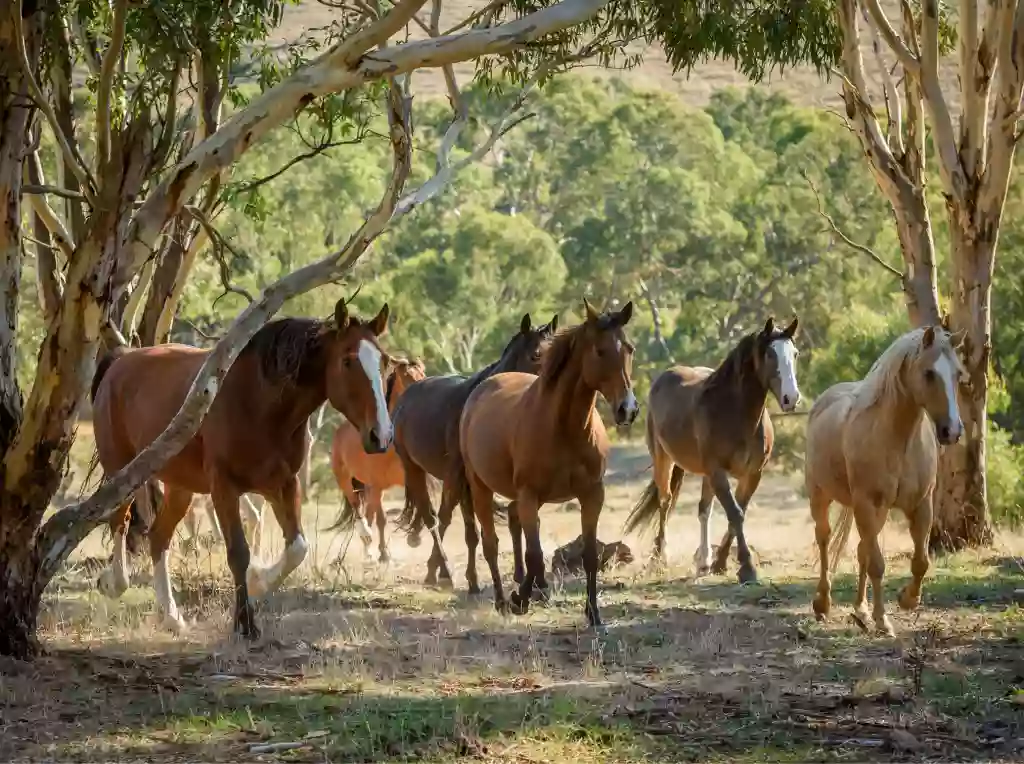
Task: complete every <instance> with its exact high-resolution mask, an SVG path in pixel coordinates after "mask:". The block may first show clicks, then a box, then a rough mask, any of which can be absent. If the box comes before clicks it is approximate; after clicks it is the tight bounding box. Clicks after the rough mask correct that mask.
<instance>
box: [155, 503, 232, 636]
mask: <svg viewBox="0 0 1024 764" xmlns="http://www.w3.org/2000/svg"><path fill="white" fill-rule="evenodd" d="M165 489H166V490H165V491H164V504H163V506H162V507H161V508H160V509H159V510H158V511H157V513H156V518H154V520H153V526H152V528H150V530H149V553H150V557H151V558H152V560H153V589H154V591H155V592H156V602H157V606H158V607H159V608H160V612H161V614H162V615H163V623H164V626H165V627H166V628H168V629H170V630H171V631H173V632H174V633H175V634H181V633H183V632H184V631H185V629H186V624H185V619H183V618H182V617H181V615H179V613H178V605H177V603H176V602H175V601H174V590H173V589H172V588H171V574H170V571H169V570H168V568H167V553H168V550H169V549H170V546H171V539H172V538H173V536H174V529H175V528H177V527H178V523H180V522H181V520H182V518H183V517H184V516H185V513H186V512H188V509H189V506H190V505H191V504H192V494H191V493H189V492H188V491H184V490H182V489H180V488H175V487H174V486H171V485H166V486H165ZM236 515H237V512H236ZM228 557H229V560H230V549H229V552H228Z"/></svg>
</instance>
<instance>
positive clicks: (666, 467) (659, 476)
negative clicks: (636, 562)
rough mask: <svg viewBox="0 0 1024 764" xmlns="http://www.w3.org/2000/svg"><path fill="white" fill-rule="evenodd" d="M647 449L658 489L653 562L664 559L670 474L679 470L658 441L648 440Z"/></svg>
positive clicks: (670, 492) (670, 490)
mask: <svg viewBox="0 0 1024 764" xmlns="http://www.w3.org/2000/svg"><path fill="white" fill-rule="evenodd" d="M649 440H650V441H651V442H650V443H648V447H649V449H650V452H651V461H652V464H653V468H654V478H653V479H654V485H655V486H657V489H658V535H657V536H655V537H654V549H653V550H652V551H651V557H652V558H653V559H654V560H656V561H657V560H664V559H665V524H666V522H667V521H668V511H669V504H670V503H671V494H672V487H671V483H672V473H673V470H675V469H679V468H678V467H676V466H675V464H674V463H673V462H672V457H671V456H669V455H668V452H667V451H665V449H664V448H663V447H662V445H661V443H659V442H658V439H657V438H656V437H655V438H650V439H649Z"/></svg>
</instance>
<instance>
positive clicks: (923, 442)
mask: <svg viewBox="0 0 1024 764" xmlns="http://www.w3.org/2000/svg"><path fill="white" fill-rule="evenodd" d="M963 339H964V333H963V332H961V333H958V334H956V335H950V334H949V332H947V331H946V330H945V329H944V328H943V327H941V326H928V327H924V328H921V329H914V330H912V331H910V332H907V333H906V334H904V335H903V336H901V337H899V338H898V339H896V340H895V341H894V342H893V343H892V344H891V345H890V346H889V347H888V348H887V349H886V350H885V352H884V353H882V355H880V356H879V357H878V360H876V361H875V363H874V365H873V366H872V367H871V369H870V371H868V373H867V376H866V377H864V379H862V380H860V381H859V382H840V383H839V384H836V385H833V386H832V387H830V388H829V389H828V390H826V391H825V392H824V393H822V394H821V396H819V397H818V399H817V400H816V401H815V402H814V406H812V407H811V413H810V417H809V419H808V421H807V455H806V458H805V461H804V477H805V480H806V486H807V495H808V497H809V499H810V505H811V517H812V518H813V520H814V537H815V540H816V541H817V543H818V551H819V557H820V564H821V577H820V579H819V581H818V592H817V595H816V596H815V598H814V612H815V614H816V615H817V616H818V618H819V619H824V618H826V617H827V616H828V614H829V611H830V610H831V607H832V581H831V578H830V572H834V571H835V569H836V566H837V565H838V564H839V557H840V555H841V554H842V551H843V547H845V545H846V541H847V538H848V537H849V535H850V529H851V526H852V525H853V523H854V521H856V523H857V533H858V535H859V536H860V544H858V546H857V560H858V563H859V578H858V582H857V597H856V600H855V601H854V606H853V608H854V617H855V618H856V620H857V621H858V623H859V624H860V625H861V627H862V628H864V629H865V630H866V629H867V603H866V601H867V580H868V578H869V577H870V578H871V589H872V605H873V619H874V624H875V628H876V629H878V630H879V631H881V632H884V633H886V634H892V633H893V629H892V624H891V623H890V622H889V618H888V616H887V615H886V614H885V596H884V594H883V591H882V577H883V576H884V575H885V557H884V556H883V554H882V549H881V547H880V546H879V544H878V535H879V534H880V533H881V532H882V528H884V527H885V522H886V520H887V519H888V517H889V510H890V508H892V507H896V508H898V509H901V510H903V513H904V514H905V515H906V517H907V520H908V521H909V525H910V535H911V537H912V538H913V540H914V556H913V558H912V560H911V563H910V569H911V572H912V573H913V579H912V580H911V582H910V583H909V584H907V586H906V587H905V588H904V589H903V591H901V592H900V597H899V605H900V607H901V608H902V609H904V610H914V609H916V608H917V607H918V605H919V604H920V602H921V587H922V583H923V580H924V576H925V574H926V573H927V572H928V568H929V567H930V561H929V559H928V537H929V535H930V534H931V528H932V495H933V493H934V490H935V478H936V470H937V469H938V463H939V444H942V445H949V444H952V443H956V442H957V441H958V440H959V439H960V436H961V435H962V433H963V422H962V421H961V419H960V409H959V406H958V403H957V397H956V391H957V384H958V380H959V377H960V375H961V374H962V373H963V366H962V365H961V363H960V359H959V358H958V357H957V354H956V349H957V347H959V345H960V344H961V343H962V342H963ZM834 501H835V502H839V503H840V504H841V505H842V506H843V512H842V515H841V516H840V520H839V528H838V530H837V533H836V535H835V537H833V536H832V528H831V526H830V524H829V517H828V509H829V506H830V505H831V504H832V502H834ZM830 557H831V560H830Z"/></svg>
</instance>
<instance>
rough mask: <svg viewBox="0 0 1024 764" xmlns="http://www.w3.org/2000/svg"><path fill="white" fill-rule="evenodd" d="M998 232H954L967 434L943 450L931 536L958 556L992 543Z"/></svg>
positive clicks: (954, 303)
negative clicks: (988, 460)
mask: <svg viewBox="0 0 1024 764" xmlns="http://www.w3.org/2000/svg"><path fill="white" fill-rule="evenodd" d="M978 214H979V213H978V212H975V215H978ZM961 219H964V218H961ZM997 231H998V225H982V226H977V227H975V231H972V232H971V233H972V234H973V235H970V236H965V235H964V233H963V232H962V231H957V230H956V229H954V230H953V231H952V244H953V247H952V257H951V268H952V286H953V289H952V300H951V311H950V320H951V323H952V327H953V328H954V329H956V330H958V331H959V330H961V329H966V330H967V335H966V338H965V340H964V344H963V351H962V355H961V360H962V361H963V364H964V371H965V374H964V376H963V378H962V379H961V383H960V391H959V392H960V394H959V404H960V417H961V419H962V420H963V423H964V434H963V437H962V439H961V440H960V442H959V443H957V444H956V445H955V446H947V447H946V448H944V449H943V452H942V456H941V457H940V463H939V475H938V485H937V487H936V494H935V521H934V524H933V525H932V535H931V546H932V548H933V549H935V550H942V551H956V550H958V549H963V548H964V547H968V546H982V545H985V544H989V543H991V541H992V524H991V519H990V514H989V511H988V495H987V490H986V483H985V455H986V454H985V450H986V442H987V429H988V413H987V411H986V406H987V403H988V367H989V359H990V355H991V352H992V316H991V294H992V263H993V261H994V255H995V248H996V232H997Z"/></svg>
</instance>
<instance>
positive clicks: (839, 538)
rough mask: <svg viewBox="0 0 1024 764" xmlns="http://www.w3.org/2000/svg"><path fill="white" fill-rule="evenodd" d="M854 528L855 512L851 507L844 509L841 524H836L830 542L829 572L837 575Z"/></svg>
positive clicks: (841, 512) (841, 514)
mask: <svg viewBox="0 0 1024 764" xmlns="http://www.w3.org/2000/svg"><path fill="white" fill-rule="evenodd" d="M852 528H853V510H852V509H851V508H850V507H843V508H842V511H840V513H839V522H838V523H837V524H836V529H835V532H834V533H833V534H832V538H830V539H829V541H828V570H829V573H832V574H835V572H836V568H838V567H839V560H840V559H841V558H842V556H843V551H844V550H845V549H846V542H847V541H849V539H850V530H851V529H852Z"/></svg>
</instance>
